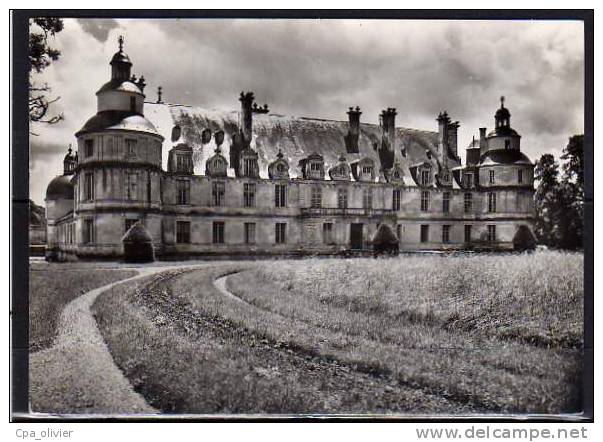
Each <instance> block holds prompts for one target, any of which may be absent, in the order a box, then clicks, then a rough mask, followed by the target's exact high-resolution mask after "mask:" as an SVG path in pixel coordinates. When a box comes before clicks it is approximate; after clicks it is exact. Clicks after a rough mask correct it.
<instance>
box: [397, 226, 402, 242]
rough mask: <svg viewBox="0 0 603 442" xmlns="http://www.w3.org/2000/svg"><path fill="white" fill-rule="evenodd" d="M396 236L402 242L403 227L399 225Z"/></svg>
mask: <svg viewBox="0 0 603 442" xmlns="http://www.w3.org/2000/svg"><path fill="white" fill-rule="evenodd" d="M396 235H397V236H398V242H402V225H401V224H398V225H397V226H396Z"/></svg>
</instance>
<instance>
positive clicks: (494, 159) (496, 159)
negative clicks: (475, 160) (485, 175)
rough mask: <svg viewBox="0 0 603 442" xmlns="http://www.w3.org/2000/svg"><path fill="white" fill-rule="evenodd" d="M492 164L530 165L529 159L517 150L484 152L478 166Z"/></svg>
mask: <svg viewBox="0 0 603 442" xmlns="http://www.w3.org/2000/svg"><path fill="white" fill-rule="evenodd" d="M493 164H527V165H532V164H533V163H532V162H531V161H530V159H529V158H528V157H527V156H525V154H523V153H522V152H520V151H519V150H517V149H497V150H489V151H488V152H485V153H484V154H483V155H482V156H481V157H480V159H479V165H480V166H487V165H493Z"/></svg>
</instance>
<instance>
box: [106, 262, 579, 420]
mask: <svg viewBox="0 0 603 442" xmlns="http://www.w3.org/2000/svg"><path fill="white" fill-rule="evenodd" d="M582 259H583V258H582V256H581V255H579V254H562V253H557V252H546V253H539V254H533V255H498V256H497V255H492V256H487V255H482V256H476V257H447V258H442V257H420V258H415V257H399V258H394V259H386V260H374V259H353V260H341V259H308V260H304V261H288V260H282V261H261V262H256V263H245V264H220V265H219V266H211V267H208V268H207V269H203V270H196V271H192V272H191V271H180V272H176V273H173V272H172V273H169V274H164V275H161V276H158V277H155V278H154V279H153V280H152V281H151V282H150V283H147V284H138V285H137V286H136V288H131V289H129V290H126V289H124V288H123V287H121V288H116V289H114V290H112V292H111V293H109V294H106V295H103V296H101V297H100V298H99V299H98V300H97V302H96V304H95V306H94V309H95V313H96V316H97V320H98V322H99V325H100V328H101V331H102V333H103V335H104V337H105V339H106V341H107V342H108V345H109V348H110V350H111V352H112V354H113V356H114V359H115V361H116V362H117V364H118V365H119V366H120V367H121V368H122V370H123V371H124V372H125V374H126V376H128V378H129V379H130V380H131V382H132V383H133V384H134V385H135V388H137V389H138V390H139V391H140V392H141V393H142V394H143V395H144V397H145V398H147V400H148V401H149V402H150V403H151V404H152V405H153V406H155V407H156V408H158V409H161V410H163V411H165V412H179V413H261V412H270V413H463V414H466V413H474V412H480V413H482V412H501V413H505V412H534V413H559V412H577V411H579V409H580V400H581V396H580V389H581V384H580V379H581V355H582V352H581V327H582V298H583V293H582ZM230 273H233V274H231V275H230V276H229V277H228V279H227V287H228V288H229V290H230V291H231V292H233V293H234V294H235V295H237V296H238V297H240V299H242V300H244V302H240V300H237V299H236V298H235V299H233V298H229V297H226V296H224V295H223V294H222V293H220V292H219V291H218V290H217V289H216V287H215V286H214V285H213V281H214V280H215V279H216V278H217V277H219V276H221V275H224V274H230Z"/></svg>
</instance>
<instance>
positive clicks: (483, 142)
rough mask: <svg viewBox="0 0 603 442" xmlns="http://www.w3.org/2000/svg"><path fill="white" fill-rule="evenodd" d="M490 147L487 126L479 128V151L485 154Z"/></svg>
mask: <svg viewBox="0 0 603 442" xmlns="http://www.w3.org/2000/svg"><path fill="white" fill-rule="evenodd" d="M486 149H488V140H487V139H486V128H485V127H480V128H479V153H480V155H481V154H483V153H484V152H485V151H486Z"/></svg>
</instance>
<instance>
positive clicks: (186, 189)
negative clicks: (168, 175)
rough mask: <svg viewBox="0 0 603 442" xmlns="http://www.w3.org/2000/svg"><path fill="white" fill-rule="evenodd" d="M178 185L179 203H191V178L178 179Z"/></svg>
mask: <svg viewBox="0 0 603 442" xmlns="http://www.w3.org/2000/svg"><path fill="white" fill-rule="evenodd" d="M176 183H177V186H178V204H180V205H185V204H190V202H191V201H190V195H191V182H190V181H189V180H178V181H176Z"/></svg>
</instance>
